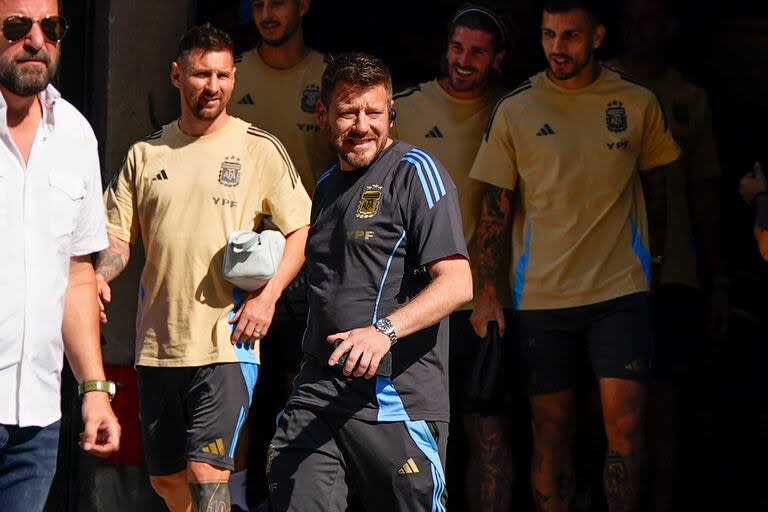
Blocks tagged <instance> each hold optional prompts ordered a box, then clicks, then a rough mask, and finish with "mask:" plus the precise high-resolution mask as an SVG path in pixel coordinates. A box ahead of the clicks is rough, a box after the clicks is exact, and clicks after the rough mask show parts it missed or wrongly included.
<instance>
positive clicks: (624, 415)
mask: <svg viewBox="0 0 768 512" xmlns="http://www.w3.org/2000/svg"><path fill="white" fill-rule="evenodd" d="M593 4H594V3H593V2H588V1H578V0H549V1H547V2H545V7H544V10H543V16H542V25H541V26H542V29H541V38H542V47H543V49H544V53H545V55H546V57H547V60H548V68H547V69H546V70H545V71H543V72H541V73H538V74H537V75H534V76H533V77H531V78H530V79H529V80H527V81H525V82H524V83H523V84H521V85H520V86H519V87H518V88H517V89H515V90H514V91H512V92H511V93H509V94H508V95H507V96H506V97H505V98H504V99H502V100H501V101H500V102H499V105H498V107H497V108H496V111H495V113H494V114H493V116H492V118H491V122H490V124H489V128H488V132H487V134H486V136H485V139H484V142H483V144H482V145H481V146H480V150H479V151H478V155H477V159H476V160H475V163H474V165H473V167H472V171H471V172H470V176H472V177H474V178H477V179H481V180H483V181H486V182H487V183H489V184H490V185H492V186H493V187H497V188H495V190H494V189H491V190H492V193H489V194H488V195H486V196H485V202H484V205H483V212H482V215H481V219H480V224H479V225H478V230H477V235H476V236H477V237H478V245H479V246H480V247H482V248H484V251H483V252H482V253H481V254H480V255H479V258H478V260H479V261H478V262H477V264H478V265H480V266H482V267H485V268H487V269H489V275H490V276H493V275H494V273H495V272H494V269H497V264H496V263H495V262H496V259H497V257H496V254H497V253H498V245H496V244H495V243H494V241H495V240H496V239H497V238H498V236H499V233H500V231H501V230H502V229H503V227H505V226H506V225H508V224H509V222H511V221H512V216H513V213H514V228H513V235H512V236H513V244H514V248H513V255H514V258H515V263H514V265H515V275H514V284H513V303H514V307H515V309H517V310H518V320H519V327H520V336H521V340H520V341H521V345H522V347H523V352H524V357H525V359H526V362H527V364H528V391H529V394H530V396H531V413H532V417H533V438H534V456H533V464H532V469H533V471H532V475H531V480H532V483H533V490H534V498H535V500H536V503H537V506H538V508H539V510H548V511H549V510H552V511H566V510H570V507H571V501H572V499H573V494H574V490H575V481H574V475H573V462H572V460H571V456H570V452H571V448H572V446H571V445H572V439H573V437H572V436H573V432H574V422H575V415H576V411H575V406H576V402H575V392H574V387H575V385H576V384H577V382H578V381H579V377H580V375H581V374H583V373H584V372H585V371H586V372H589V371H590V370H591V371H592V372H593V373H594V375H595V376H596V377H597V379H598V382H599V388H600V396H601V400H602V408H603V419H604V425H605V431H606V437H607V440H608V453H607V456H606V460H605V471H604V482H605V490H606V497H607V499H608V507H609V510H610V511H611V512H616V511H634V510H637V507H638V503H639V497H640V486H641V483H642V481H643V478H642V473H643V468H644V465H645V435H644V434H645V432H644V429H645V391H646V387H645V381H646V379H647V376H648V370H649V366H650V361H651V354H652V347H651V333H650V322H649V307H648V290H649V287H650V284H651V280H652V279H653V277H652V273H654V271H653V269H652V266H653V263H655V262H658V261H659V259H660V257H661V256H663V245H664V244H663V240H664V233H663V228H664V224H665V222H666V211H665V207H664V206H665V203H664V201H665V195H664V192H665V188H664V180H663V178H664V174H663V172H662V171H661V170H660V169H656V168H658V167H661V166H664V165H666V164H669V163H670V162H672V161H674V160H676V159H677V158H678V156H679V149H678V147H677V144H676V143H675V141H674V138H673V137H672V134H671V131H670V129H669V125H668V122H667V118H666V116H665V114H664V112H663V110H662V108H661V106H660V105H659V102H658V100H657V99H656V96H655V95H654V94H653V92H651V91H650V90H649V89H647V88H645V87H643V86H640V85H638V84H636V83H635V82H634V81H633V80H632V79H631V78H629V77H627V76H624V75H621V74H619V73H615V72H613V71H610V70H608V69H604V68H602V67H601V66H600V65H599V64H597V63H596V62H595V59H594V53H595V50H596V49H597V48H598V47H599V46H600V45H601V44H602V41H603V38H604V36H605V27H604V26H603V25H602V24H601V23H600V21H599V15H598V13H597V12H596V10H595V8H594V7H592V5H593ZM641 182H647V185H646V187H642V186H641ZM643 188H646V192H647V193H648V195H647V196H645V197H646V198H647V200H648V201H647V204H648V215H647V214H646V198H644V191H643ZM512 190H515V191H516V192H517V193H518V194H519V200H518V201H517V203H516V207H515V208H514V212H513V209H512V206H511V194H512V192H511V191H512ZM648 223H650V224H652V227H653V228H654V229H652V230H651V235H653V236H654V238H653V239H649V235H648V232H649V230H648ZM480 279H481V282H480V283H479V288H480V291H479V293H478V297H477V302H478V303H483V302H484V303H486V307H490V308H491V309H495V310H500V308H499V306H498V300H497V299H496V297H495V288H494V287H493V286H492V282H489V281H488V280H487V277H485V276H483V275H481V276H480ZM590 367H591V368H590Z"/></svg>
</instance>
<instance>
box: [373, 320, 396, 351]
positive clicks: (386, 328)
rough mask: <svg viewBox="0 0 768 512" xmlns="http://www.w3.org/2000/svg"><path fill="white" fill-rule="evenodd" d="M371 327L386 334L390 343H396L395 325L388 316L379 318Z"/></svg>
mask: <svg viewBox="0 0 768 512" xmlns="http://www.w3.org/2000/svg"><path fill="white" fill-rule="evenodd" d="M373 327H374V329H376V330H377V331H379V332H380V333H382V334H384V335H386V336H387V338H389V341H390V343H391V344H392V345H394V344H395V343H397V334H395V326H394V325H393V324H392V321H391V320H390V319H389V318H380V319H379V320H378V321H377V322H376V323H375V324H373ZM390 346H391V345H390Z"/></svg>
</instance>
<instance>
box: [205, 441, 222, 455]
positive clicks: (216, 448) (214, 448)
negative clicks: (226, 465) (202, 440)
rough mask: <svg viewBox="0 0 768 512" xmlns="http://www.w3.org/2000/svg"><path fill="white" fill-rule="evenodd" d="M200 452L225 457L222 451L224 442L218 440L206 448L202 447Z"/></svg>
mask: <svg viewBox="0 0 768 512" xmlns="http://www.w3.org/2000/svg"><path fill="white" fill-rule="evenodd" d="M201 451H202V452H203V453H212V454H214V455H226V452H225V451H224V440H223V439H222V438H218V439H216V440H215V441H214V442H212V443H209V444H208V446H203V447H202V448H201Z"/></svg>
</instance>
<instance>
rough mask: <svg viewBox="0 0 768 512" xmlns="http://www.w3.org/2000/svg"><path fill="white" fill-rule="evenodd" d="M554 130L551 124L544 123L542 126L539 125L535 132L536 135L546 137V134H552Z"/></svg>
mask: <svg viewBox="0 0 768 512" xmlns="http://www.w3.org/2000/svg"><path fill="white" fill-rule="evenodd" d="M554 134H555V130H553V129H552V127H551V126H549V123H546V124H544V126H542V127H541V130H539V132H538V133H537V134H536V136H537V137H546V136H547V135H554Z"/></svg>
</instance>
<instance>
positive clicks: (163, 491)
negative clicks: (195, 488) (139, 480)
mask: <svg viewBox="0 0 768 512" xmlns="http://www.w3.org/2000/svg"><path fill="white" fill-rule="evenodd" d="M149 481H150V483H151V484H152V489H154V490H155V492H156V493H157V494H158V495H159V496H160V497H161V498H163V499H164V500H165V501H170V502H174V501H176V498H177V495H186V493H187V477H186V476H185V475H184V473H177V474H174V475H167V476H150V477H149Z"/></svg>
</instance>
